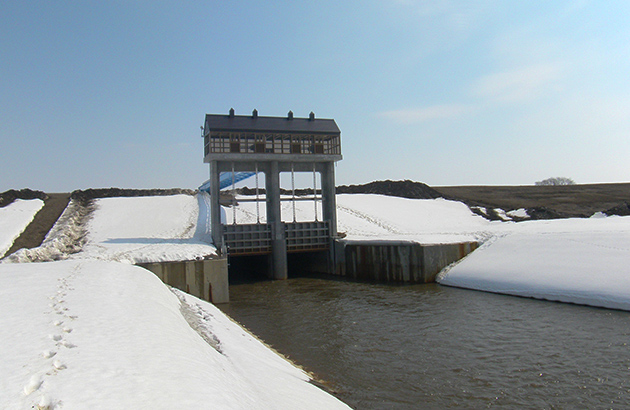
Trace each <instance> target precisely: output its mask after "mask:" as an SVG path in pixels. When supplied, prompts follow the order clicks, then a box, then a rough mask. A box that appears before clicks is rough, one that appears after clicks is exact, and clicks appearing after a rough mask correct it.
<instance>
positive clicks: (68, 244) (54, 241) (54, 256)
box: [0, 199, 94, 263]
mask: <svg viewBox="0 0 630 410" xmlns="http://www.w3.org/2000/svg"><path fill="white" fill-rule="evenodd" d="M93 211H94V204H93V202H88V203H85V202H82V201H77V200H74V199H73V200H72V201H70V204H69V205H68V206H67V207H66V209H65V210H64V212H63V214H62V215H61V216H60V217H59V220H58V221H57V222H56V223H55V225H54V226H53V228H52V229H51V230H50V232H49V233H48V235H46V238H45V239H44V242H43V243H42V245H41V246H39V247H37V248H32V249H20V250H19V251H17V252H15V253H13V254H11V255H9V256H7V257H6V258H4V259H2V260H0V263H28V262H51V261H57V260H64V259H67V258H68V257H69V256H70V255H71V254H74V253H77V252H80V251H81V249H82V248H83V245H84V244H85V242H86V241H87V228H86V223H87V221H88V220H89V219H90V217H91V216H92V212H93Z"/></svg>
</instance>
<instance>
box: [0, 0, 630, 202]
mask: <svg viewBox="0 0 630 410" xmlns="http://www.w3.org/2000/svg"><path fill="white" fill-rule="evenodd" d="M629 22H630V2H628V1H625V0H624V1H512V0H504V1H482V0H479V1H472V0H470V1H463V0H462V1H458V0H451V1H449V0H432V1H421V0H360V1H339V0H334V1H309V2H302V1H264V2H263V1H207V2H190V1H167V0H159V1H148V0H147V1H141V0H135V1H131V0H129V1H89V0H88V1H78V0H75V1H28V0H26V1H18V0H14V1H10V0H7V1H3V2H2V3H1V5H0V36H1V37H0V38H1V41H0V97H1V98H0V141H1V145H0V191H4V190H6V189H9V188H25V187H30V188H32V189H41V190H44V191H47V192H58V191H70V190H73V189H83V188H89V187H110V186H118V187H129V188H148V187H184V188H196V187H197V186H198V185H199V184H200V183H201V182H203V181H204V180H205V179H206V178H207V175H208V166H207V165H206V164H204V163H203V159H202V150H203V147H202V139H201V137H200V130H199V126H200V125H202V123H203V119H204V115H205V114H206V113H227V111H228V110H229V109H230V108H231V107H233V108H234V109H235V110H236V113H237V114H250V113H251V111H252V109H254V108H256V109H258V111H259V113H260V115H270V116H276V115H278V116H283V115H286V113H287V112H288V111H289V110H292V111H293V112H294V113H295V115H296V116H299V117H305V116H307V115H308V113H309V112H310V111H314V112H315V113H316V115H317V116H318V117H324V118H335V120H336V121H337V124H338V125H339V127H340V128H341V131H342V150H343V155H344V160H343V161H341V162H340V163H339V164H338V167H337V182H338V183H339V184H356V183H364V182H369V181H372V180H376V179H412V180H415V181H422V182H425V183H428V184H429V185H434V186H437V185H470V184H484V185H485V184H506V185H516V184H533V183H534V182H535V181H538V180H542V179H545V178H548V177H554V176H565V177H570V178H573V179H574V180H575V181H576V182H578V183H592V182H622V181H630V175H629V171H630V161H629V159H630V114H629V113H630V24H629Z"/></svg>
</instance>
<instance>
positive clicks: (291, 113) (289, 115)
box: [287, 111, 293, 120]
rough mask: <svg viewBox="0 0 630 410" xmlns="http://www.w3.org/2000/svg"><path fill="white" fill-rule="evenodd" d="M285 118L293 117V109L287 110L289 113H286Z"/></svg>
mask: <svg viewBox="0 0 630 410" xmlns="http://www.w3.org/2000/svg"><path fill="white" fill-rule="evenodd" d="M287 119H289V120H292V119H293V111H289V113H288V114H287Z"/></svg>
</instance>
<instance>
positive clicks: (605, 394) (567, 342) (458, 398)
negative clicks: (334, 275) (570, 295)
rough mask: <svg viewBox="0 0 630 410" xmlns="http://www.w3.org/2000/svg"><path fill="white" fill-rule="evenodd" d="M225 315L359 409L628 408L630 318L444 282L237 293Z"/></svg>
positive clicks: (280, 284)
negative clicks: (468, 288) (459, 286)
mask: <svg viewBox="0 0 630 410" xmlns="http://www.w3.org/2000/svg"><path fill="white" fill-rule="evenodd" d="M230 299H231V302H230V303H229V304H227V305H224V306H222V309H223V310H224V311H225V312H226V313H227V314H229V315H230V316H231V317H233V318H234V319H236V320H237V321H238V322H240V323H241V324H242V325H244V326H245V327H247V328H248V329H249V330H250V331H252V332H253V333H254V334H256V335H257V336H258V337H259V338H261V339H262V340H264V341H265V342H266V343H267V344H269V345H271V346H273V347H274V348H275V349H276V350H278V351H280V352H281V353H283V354H284V355H286V356H288V357H289V358H290V359H292V360H293V361H294V362H296V363H297V364H299V365H301V366H303V367H304V368H305V369H306V370H308V371H310V372H312V373H313V374H315V376H316V377H317V378H319V379H321V380H323V381H324V382H325V385H326V386H327V387H328V389H329V390H330V391H332V392H333V393H334V394H335V395H336V396H337V397H339V398H340V399H341V400H343V401H344V402H346V403H347V404H349V405H350V406H352V407H354V408H357V409H413V408H420V409H423V408H430V409H433V408H434V409H440V408H449V407H459V408H475V409H476V408H485V407H495V406H498V407H502V408H563V409H573V408H591V409H594V408H602V409H603V408H630V393H629V391H630V347H629V343H630V313H628V312H621V311H613V310H606V309H595V308H588V307H582V306H576V305H569V304H560V303H553V302H544V301H536V300H531V299H523V298H517V297H511V296H502V295H495V294H490V293H482V292H476V291H469V290H463V289H455V288H448V287H442V286H439V285H435V284H430V285H413V286H389V285H377V284H365V283H353V282H345V281H336V280H326V279H319V278H295V279H289V280H286V281H274V282H257V283H246V284H238V285H233V286H230Z"/></svg>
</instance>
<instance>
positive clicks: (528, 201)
mask: <svg viewBox="0 0 630 410" xmlns="http://www.w3.org/2000/svg"><path fill="white" fill-rule="evenodd" d="M435 190H436V191H438V192H440V193H441V194H442V196H443V197H445V198H448V199H454V200H458V201H462V202H464V203H466V204H467V205H468V206H480V207H485V208H490V209H492V208H501V209H503V210H505V211H510V210H514V209H519V208H525V209H527V212H528V214H529V215H530V216H531V218H532V219H556V218H570V217H580V218H586V217H590V216H591V215H593V214H594V213H595V212H605V213H607V214H609V215H624V212H628V203H630V183H619V184H585V185H558V186H537V185H527V186H456V187H437V188H435ZM626 215H627V214H626Z"/></svg>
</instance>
